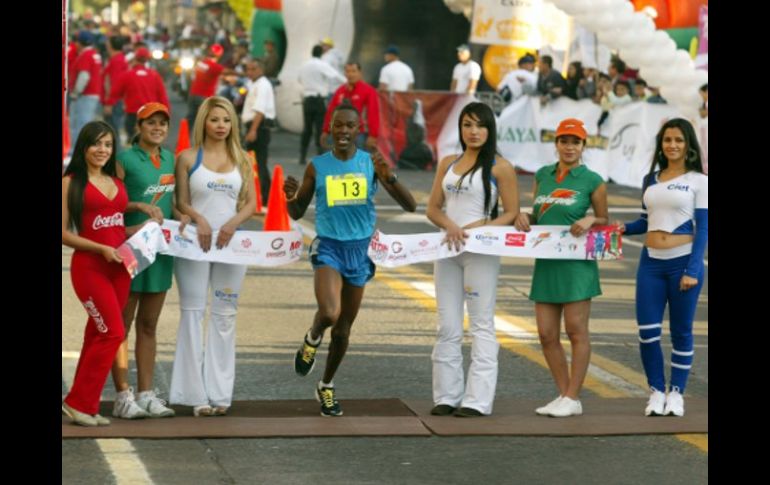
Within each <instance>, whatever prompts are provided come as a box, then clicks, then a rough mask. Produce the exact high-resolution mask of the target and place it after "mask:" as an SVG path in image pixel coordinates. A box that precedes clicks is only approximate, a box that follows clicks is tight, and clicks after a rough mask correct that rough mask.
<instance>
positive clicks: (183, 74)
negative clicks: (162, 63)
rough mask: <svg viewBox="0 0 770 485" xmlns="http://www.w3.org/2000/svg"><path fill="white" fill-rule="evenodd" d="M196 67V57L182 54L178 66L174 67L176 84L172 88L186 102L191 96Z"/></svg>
mask: <svg viewBox="0 0 770 485" xmlns="http://www.w3.org/2000/svg"><path fill="white" fill-rule="evenodd" d="M194 67H195V57H193V56H192V55H191V54H182V56H181V57H180V58H179V60H178V62H177V64H176V65H175V66H174V82H173V84H172V85H171V86H172V88H173V90H174V91H176V92H177V93H179V96H181V97H182V99H184V100H185V101H186V100H187V97H188V96H189V95H190V85H191V84H192V75H193V68H194Z"/></svg>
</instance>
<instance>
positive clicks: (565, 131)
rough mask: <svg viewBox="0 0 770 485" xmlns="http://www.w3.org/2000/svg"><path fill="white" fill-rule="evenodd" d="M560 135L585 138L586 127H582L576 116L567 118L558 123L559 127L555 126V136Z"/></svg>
mask: <svg viewBox="0 0 770 485" xmlns="http://www.w3.org/2000/svg"><path fill="white" fill-rule="evenodd" d="M562 135H573V136H576V137H578V138H580V139H581V140H585V139H586V138H587V137H588V133H586V129H585V128H584V127H583V122H582V121H580V120H579V119H577V118H567V119H566V120H562V122H561V123H559V127H558V128H556V137H557V138H558V137H560V136H562Z"/></svg>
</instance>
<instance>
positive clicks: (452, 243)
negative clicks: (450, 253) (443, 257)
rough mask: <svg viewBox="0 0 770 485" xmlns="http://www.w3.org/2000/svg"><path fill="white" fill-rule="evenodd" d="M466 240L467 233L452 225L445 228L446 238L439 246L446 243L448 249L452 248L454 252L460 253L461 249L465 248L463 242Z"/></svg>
mask: <svg viewBox="0 0 770 485" xmlns="http://www.w3.org/2000/svg"><path fill="white" fill-rule="evenodd" d="M467 238H468V233H467V232H465V231H464V230H463V229H462V228H461V227H460V226H458V225H457V224H454V223H453V224H452V225H450V226H449V227H447V228H446V236H445V237H444V240H443V241H441V244H444V243H446V244H447V247H448V248H449V249H453V248H454V250H455V251H460V250H461V249H462V247H463V246H465V240H466V239H467Z"/></svg>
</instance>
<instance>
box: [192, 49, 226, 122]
mask: <svg viewBox="0 0 770 485" xmlns="http://www.w3.org/2000/svg"><path fill="white" fill-rule="evenodd" d="M224 51H225V50H224V48H223V47H222V46H221V45H219V44H213V45H212V46H211V47H209V54H210V56H209V57H207V58H205V59H201V60H199V61H198V62H197V63H195V78H194V79H193V82H192V84H191V85H190V97H189V99H188V102H187V123H188V124H189V125H190V133H191V134H192V129H193V125H195V117H196V116H197V115H198V108H200V106H201V104H202V103H203V101H204V100H205V99H206V98H208V97H211V96H214V95H215V94H216V93H217V85H218V84H219V75H220V74H222V71H223V70H224V69H225V68H224V66H223V65H221V64H219V59H220V58H221V57H222V54H223V53H224Z"/></svg>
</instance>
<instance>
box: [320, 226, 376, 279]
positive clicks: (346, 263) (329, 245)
mask: <svg viewBox="0 0 770 485" xmlns="http://www.w3.org/2000/svg"><path fill="white" fill-rule="evenodd" d="M369 241H370V239H369V238H366V239H358V240H355V241H338V240H337V239H329V238H326V237H316V238H315V239H313V242H312V243H311V244H310V250H309V253H310V262H311V263H312V264H313V269H318V268H321V267H323V266H329V267H331V268H334V270H336V271H337V272H338V273H339V274H340V275H341V276H342V279H343V280H344V281H345V282H347V283H348V284H349V285H352V286H358V287H363V286H364V285H366V282H367V281H369V280H370V279H372V278H373V277H374V272H375V270H376V266H375V265H374V263H373V262H372V260H371V259H369V255H367V254H366V252H367V251H368V249H369Z"/></svg>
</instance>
